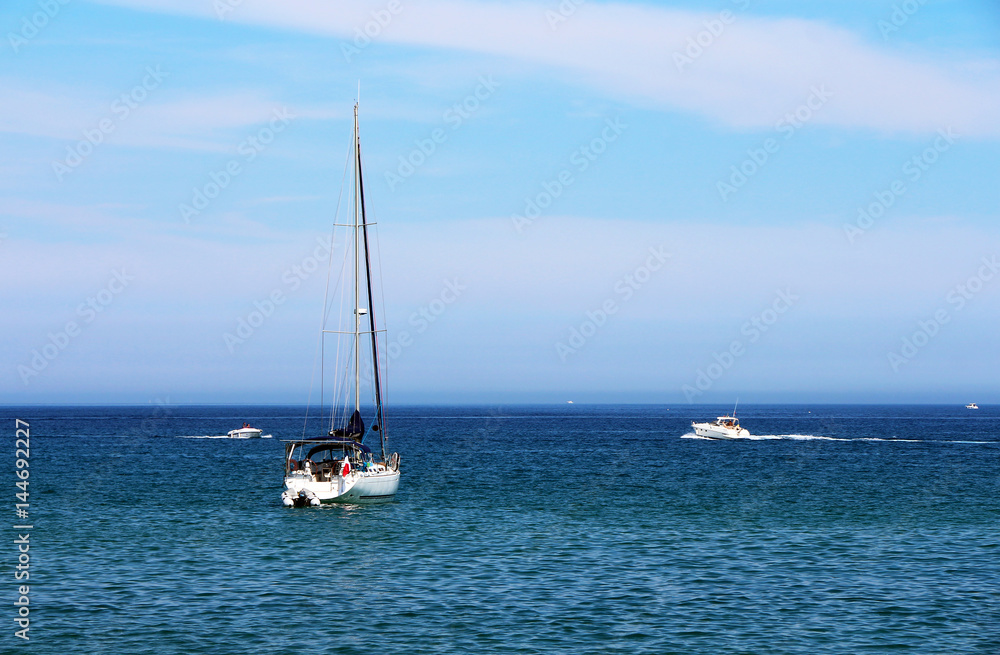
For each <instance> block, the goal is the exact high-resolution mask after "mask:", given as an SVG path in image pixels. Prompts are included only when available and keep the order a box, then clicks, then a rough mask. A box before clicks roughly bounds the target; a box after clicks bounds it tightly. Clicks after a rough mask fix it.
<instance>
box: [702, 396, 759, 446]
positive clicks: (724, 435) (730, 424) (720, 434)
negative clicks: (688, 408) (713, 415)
mask: <svg viewBox="0 0 1000 655" xmlns="http://www.w3.org/2000/svg"><path fill="white" fill-rule="evenodd" d="M739 404H740V401H739V400H737V401H736V405H734V406H733V415H732V416H729V415H726V416H720V417H718V418H717V419H715V420H714V421H712V422H710V423H692V424H691V427H693V428H694V433H695V434H696V435H698V436H699V437H705V438H706V439H746V438H748V437H749V436H750V431H749V430H747V429H746V428H741V427H740V420H739V419H738V418H736V408H737V407H738V406H739Z"/></svg>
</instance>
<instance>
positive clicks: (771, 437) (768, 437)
mask: <svg viewBox="0 0 1000 655" xmlns="http://www.w3.org/2000/svg"><path fill="white" fill-rule="evenodd" d="M681 439H700V440H702V441H892V442H897V443H973V444H975V443H981V444H988V443H995V442H993V441H949V440H937V439H896V438H892V437H890V438H881V437H856V438H852V439H845V438H840V437H824V436H820V435H815V434H753V435H750V436H749V437H735V438H732V439H712V438H711V437H700V436H698V435H697V434H695V433H694V432H688V433H687V434H682V435H681Z"/></svg>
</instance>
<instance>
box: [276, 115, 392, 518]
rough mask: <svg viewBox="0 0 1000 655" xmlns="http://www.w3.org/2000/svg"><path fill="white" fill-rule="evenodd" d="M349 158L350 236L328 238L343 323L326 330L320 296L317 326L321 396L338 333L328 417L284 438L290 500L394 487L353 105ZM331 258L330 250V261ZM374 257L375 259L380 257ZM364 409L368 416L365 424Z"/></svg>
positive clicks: (358, 497) (385, 494)
mask: <svg viewBox="0 0 1000 655" xmlns="http://www.w3.org/2000/svg"><path fill="white" fill-rule="evenodd" d="M350 160H351V161H353V168H354V184H353V187H352V189H351V195H352V196H353V203H349V204H353V218H352V219H351V220H350V221H349V222H345V223H340V222H339V221H337V220H334V227H335V228H344V229H346V231H347V235H346V238H343V239H338V238H334V240H333V242H332V243H333V244H338V245H340V246H342V247H341V248H340V250H342V251H343V253H342V254H343V261H342V263H340V264H339V265H338V268H340V270H341V271H342V273H341V275H340V276H339V280H340V282H339V284H340V287H339V289H334V290H333V295H334V296H339V299H340V319H341V323H342V325H338V326H336V327H333V326H331V328H333V329H328V327H327V322H328V318H329V316H330V314H331V308H332V307H333V305H334V303H333V302H331V299H330V298H329V297H327V298H324V303H323V307H324V314H323V326H322V329H321V332H320V344H321V347H320V353H319V355H320V371H321V375H320V380H321V382H320V385H321V391H320V397H321V398H323V399H324V402H325V398H324V392H323V388H324V387H323V373H325V369H326V361H327V360H326V349H327V345H326V338H327V337H328V336H330V337H331V338H333V337H336V340H337V348H336V350H335V352H336V360H335V363H334V367H335V368H336V371H337V376H336V383H335V385H334V388H333V393H332V399H331V403H330V406H329V424H327V425H328V427H326V428H324V431H325V432H326V434H324V435H322V436H319V437H314V438H310V439H306V438H303V439H297V440H294V441H286V442H285V444H286V445H285V479H284V484H285V490H284V491H283V492H282V494H281V501H282V503H283V504H285V505H286V506H290V507H291V506H294V507H303V506H307V505H312V506H315V505H319V504H321V503H371V502H379V501H387V500H392V498H393V497H394V496H395V495H396V490H397V489H398V488H399V454H398V453H392V454H391V455H389V456H388V457H386V423H385V413H384V409H385V408H384V406H383V402H382V401H383V398H384V397H385V394H384V393H383V381H384V377H385V376H384V375H383V370H382V369H383V368H384V365H385V360H384V355H382V353H385V352H386V350H385V348H384V342H385V330H384V329H378V327H377V326H376V323H375V310H376V309H377V308H381V307H382V305H381V303H379V302H378V301H377V298H376V297H375V296H374V295H373V289H377V288H380V285H377V284H374V283H373V280H372V264H373V262H372V259H373V258H374V257H375V253H373V252H372V251H371V250H370V249H369V238H368V232H369V229H370V228H371V227H372V226H373V225H374V222H373V221H371V220H369V218H368V216H367V214H366V211H365V196H364V180H363V177H362V174H361V162H362V160H361V139H360V137H359V130H358V105H357V104H355V105H354V134H353V139H352V145H351V157H350ZM333 260H334V257H332V256H331V258H330V265H331V268H332V267H333V266H334V261H333ZM375 264H376V266H377V262H375ZM376 270H377V269H376ZM335 279H336V278H335ZM329 293H330V290H329V289H328V295H329ZM380 339H381V340H382V344H381V345H382V346H383V347H382V348H380ZM362 370H364V375H362ZM320 413H321V416H322V419H323V420H324V421H325V419H326V418H327V414H326V413H325V411H324V408H323V405H322V404H321V405H320ZM364 415H367V416H369V417H370V419H369V425H370V427H369V428H368V429H366V428H365V419H364ZM307 419H308V417H307ZM308 427H309V426H308V423H307V424H306V428H307V429H308ZM366 440H369V441H376V440H377V442H378V455H379V457H376V454H375V453H373V452H372V450H373V448H371V447H369V446H368V445H366V444H365V443H364V442H365V441H366Z"/></svg>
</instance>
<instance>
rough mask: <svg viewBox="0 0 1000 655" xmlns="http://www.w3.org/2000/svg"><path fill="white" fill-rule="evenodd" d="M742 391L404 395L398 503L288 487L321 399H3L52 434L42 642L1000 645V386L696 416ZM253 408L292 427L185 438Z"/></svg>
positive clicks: (45, 487)
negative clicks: (286, 454)
mask: <svg viewBox="0 0 1000 655" xmlns="http://www.w3.org/2000/svg"><path fill="white" fill-rule="evenodd" d="M810 410H811V413H807V412H809V411H810ZM723 411H725V408H721V407H720V408H715V407H709V408H707V409H706V408H704V407H684V408H671V409H670V410H668V409H667V408H666V407H657V406H583V405H567V406H557V407H556V406H550V407H493V408H489V407H460V408H442V407H431V408H420V407H414V408H402V409H396V410H395V411H394V412H393V413H392V414H391V416H390V420H389V422H388V423H387V425H388V427H389V429H390V437H391V438H392V444H391V445H392V448H393V449H394V450H398V451H399V452H400V453H401V454H402V457H403V477H402V480H401V485H400V493H399V495H398V497H397V500H396V501H395V502H393V503H390V504H385V505H379V506H368V507H344V506H329V507H322V508H306V509H286V508H284V507H282V506H281V504H280V501H279V494H280V491H281V451H282V444H281V442H280V439H282V438H292V437H297V436H299V435H300V434H301V433H302V419H301V415H302V413H303V409H302V408H298V407H292V408H288V407H285V408H279V407H259V408H246V407H243V408H236V407H173V408H156V409H152V408H125V407H111V408H94V407H87V408H39V407H32V408H20V409H16V408H9V407H8V408H0V416H2V417H3V418H4V419H5V421H4V422H3V424H4V425H7V426H8V432H9V437H10V438H9V439H8V443H10V444H12V443H13V434H14V421H13V418H14V417H15V416H17V417H20V418H22V419H26V420H29V421H30V422H31V429H32V437H33V438H32V451H31V459H32V468H31V471H32V474H31V496H30V499H31V511H32V522H33V523H34V525H35V530H34V531H33V535H32V540H33V541H32V551H31V552H32V555H33V559H32V566H33V570H32V574H31V575H32V578H31V582H32V600H31V602H32V630H31V636H32V639H31V642H30V644H29V645H25V646H23V647H22V648H21V649H22V650H24V652H33V653H60V654H62V653H303V652H334V653H359V654H361V653H364V654H366V655H367V654H370V653H373V652H388V653H435V654H437V653H711V654H728V653H733V654H735V653H768V654H771V653H809V654H818V653H837V654H842V653H900V652H902V653H928V654H930V653H934V654H937V653H949V654H950V653H977V654H978V653H983V654H987V653H997V652H1000V530H998V528H1000V524H998V518H1000V476H998V471H1000V469H998V465H1000V427H998V424H1000V416H998V414H1000V408H995V407H983V409H981V410H979V411H978V412H970V411H968V410H965V409H964V408H962V407H957V408H955V407H901V406H887V407H876V406H858V407H853V406H824V407H809V408H806V407H802V406H760V407H748V408H745V409H744V410H743V411H741V413H740V415H741V419H742V422H743V424H744V425H745V426H746V427H747V428H749V429H750V431H751V432H753V433H754V434H756V435H763V436H765V437H767V438H764V439H759V440H741V441H733V442H724V441H708V440H702V439H697V438H691V435H690V432H691V430H690V423H691V421H692V420H693V419H696V420H704V419H708V418H712V417H714V416H716V415H718V414H721V413H722V412H723ZM244 421H249V422H250V423H251V424H253V425H255V426H257V427H260V428H262V429H264V431H265V433H270V434H273V435H274V437H275V438H274V439H265V440H228V439H200V438H185V437H192V436H199V435H219V434H225V433H226V432H227V431H228V430H230V429H233V428H235V427H238V426H239V425H241V424H242V423H243V422H244ZM8 450H10V451H11V452H9V453H8V452H5V453H3V458H2V461H3V466H4V468H3V469H0V470H5V471H8V474H6V475H7V476H8V478H10V485H9V487H10V499H9V502H10V506H11V510H12V511H11V516H12V517H13V503H14V502H15V501H14V498H13V493H14V491H16V489H14V487H13V472H12V469H13V466H12V464H11V456H12V454H13V448H10V449H8ZM13 523H14V521H13V520H12V521H11V523H10V525H13ZM8 532H10V530H9V526H8ZM5 552H6V553H7V554H6V555H3V554H0V558H6V560H7V561H6V562H5V563H4V566H5V568H6V569H7V570H8V571H9V569H10V567H12V566H13V561H14V556H13V555H12V552H13V551H12V550H11V548H7V549H5ZM9 580H10V579H9ZM12 593H13V580H10V593H8V594H7V597H8V598H9V599H11V602H10V603H9V606H8V608H7V609H6V610H3V609H0V614H3V613H4V612H6V614H7V615H8V616H11V617H12V616H13V613H14V612H13V609H12V607H13V605H12V602H13V597H12V595H11V594H12ZM7 625H8V628H7V634H5V635H4V637H3V640H4V644H6V646H13V645H14V641H15V640H14V639H13V637H12V633H13V629H14V627H13V621H12V620H8V621H7ZM18 641H19V640H18Z"/></svg>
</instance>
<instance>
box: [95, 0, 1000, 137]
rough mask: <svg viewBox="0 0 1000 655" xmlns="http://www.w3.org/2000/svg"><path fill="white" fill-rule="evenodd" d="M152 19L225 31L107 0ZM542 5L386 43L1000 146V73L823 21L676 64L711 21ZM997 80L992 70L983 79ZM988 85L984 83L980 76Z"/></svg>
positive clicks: (442, 23) (688, 97)
mask: <svg viewBox="0 0 1000 655" xmlns="http://www.w3.org/2000/svg"><path fill="white" fill-rule="evenodd" d="M102 1H103V3H104V4H112V5H117V6H121V7H128V8H133V9H137V10H143V11H155V12H163V13H171V14H185V15H190V16H197V17H200V18H206V19H211V20H215V21H218V20H220V19H219V17H218V16H217V15H216V13H215V10H214V9H213V8H212V7H213V5H212V4H211V3H205V2H196V1H194V0H187V1H181V2H176V1H171V2H167V1H166V0H102ZM383 9H384V3H383V2H359V3H351V4H350V5H344V4H337V5H336V6H333V5H329V4H327V3H324V2H320V1H319V0H292V1H289V2H285V3H281V4H280V5H275V4H273V3H267V2H262V1H261V0H245V1H244V2H242V3H240V4H239V5H238V6H236V7H235V8H234V9H233V11H232V12H230V13H228V14H227V15H226V16H225V19H224V20H225V21H226V22H237V23H244V24H251V25H266V26H270V27H277V28H280V29H288V30H295V31H302V32H308V33H311V34H320V35H327V36H333V37H337V38H341V39H346V41H345V42H346V43H350V41H351V39H353V38H354V36H355V34H356V30H360V29H363V28H364V26H365V25H366V24H367V23H369V22H371V21H372V20H373V19H372V12H375V11H379V10H383ZM549 9H550V8H549V7H548V6H546V5H535V4H527V3H513V4H511V3H505V4H499V3H478V2H472V1H470V0H431V1H429V2H424V3H421V4H420V5H419V6H417V7H414V6H409V5H406V6H404V9H403V10H402V11H401V12H400V13H399V15H397V16H394V17H393V18H392V20H391V21H390V22H389V23H388V24H387V25H386V26H385V27H384V28H381V31H380V33H379V34H378V36H377V37H376V40H377V41H378V42H380V43H395V44H401V45H411V46H422V47H432V48H444V49H452V50H462V51H468V52H476V53H484V54H492V55H497V56H501V57H508V58H516V59H521V60H528V61H532V62H539V63H542V64H545V65H548V66H552V67H554V68H559V69H563V70H566V69H568V70H571V71H573V72H574V73H575V74H576V75H577V77H578V80H579V83H581V84H588V85H593V86H596V87H598V88H599V89H600V90H602V91H603V92H605V93H608V94H610V95H614V96H616V97H625V98H627V99H630V100H631V101H632V102H634V103H636V104H641V105H652V106H657V107H660V108H663V109H675V110H676V109H680V110H684V111H688V112H693V113H696V114H700V115H703V116H705V117H707V118H709V119H711V120H714V121H718V122H721V123H723V124H726V125H729V126H731V127H735V128H744V129H751V128H767V127H771V126H773V125H774V123H775V122H776V121H778V120H780V118H781V117H782V116H783V115H784V114H785V113H787V112H789V111H793V110H794V109H795V108H796V107H797V106H798V105H799V104H800V103H802V101H803V100H804V99H805V98H806V96H808V95H809V93H810V89H811V87H812V86H814V85H824V84H825V85H826V86H827V87H828V88H829V89H830V90H831V91H832V92H833V93H834V94H835V97H836V101H835V102H831V103H830V106H829V107H827V108H824V111H823V112H822V113H821V114H820V115H818V116H816V117H815V119H814V122H815V123H816V124H826V125H833V126H838V127H846V128H866V129H873V130H877V131H879V132H885V133H890V134H893V133H928V132H934V131H935V130H938V129H940V128H942V127H945V126H949V125H950V126H952V127H954V128H955V129H956V130H957V131H959V132H960V133H962V134H964V135H967V136H974V135H978V136H989V137H996V136H1000V118H998V116H1000V84H997V83H996V82H998V81H1000V75H998V74H997V73H996V72H994V71H993V70H992V68H993V66H992V63H991V62H987V63H990V64H991V65H990V66H984V65H983V62H982V61H979V62H978V64H977V66H976V67H975V68H977V69H978V70H979V73H978V74H977V78H978V79H977V80H976V81H972V80H969V79H963V77H964V76H967V75H968V71H967V69H968V63H967V62H962V61H954V62H944V61H937V60H935V61H932V60H931V58H932V56H933V55H932V54H930V53H929V54H928V55H927V57H926V58H924V59H923V60H920V59H917V58H914V57H904V56H903V55H901V54H899V53H895V52H893V51H890V50H886V49H883V48H877V47H875V46H873V45H869V44H866V43H863V42H862V41H861V39H860V38H859V37H858V36H856V35H855V34H853V33H851V32H849V31H847V30H844V29H840V28H835V27H831V26H829V25H826V24H824V23H821V22H818V21H810V20H798V19H796V20H792V19H764V18H754V17H751V16H749V15H745V14H738V13H737V15H736V17H735V20H734V21H733V22H732V23H731V24H729V25H727V26H726V27H725V30H724V31H723V32H722V33H721V34H720V35H719V36H718V37H717V38H716V39H715V40H714V42H713V43H711V44H710V45H709V46H707V47H706V48H705V49H704V53H703V54H702V55H700V56H699V57H698V58H697V59H696V60H694V61H693V62H692V63H691V64H690V65H688V66H686V67H684V69H683V70H678V66H677V64H676V62H675V59H674V55H675V53H678V52H683V51H684V48H685V46H686V44H687V43H688V39H689V38H692V37H695V36H696V35H697V34H698V33H699V32H702V31H704V30H705V25H704V21H705V20H707V19H713V18H717V17H718V16H717V14H701V13H693V12H688V11H677V10H668V9H659V8H651V7H641V6H634V5H620V4H601V5H586V6H583V7H581V8H580V9H579V10H578V11H577V12H576V13H574V14H573V15H572V16H570V17H569V18H568V19H567V20H566V22H564V23H560V24H559V25H558V28H557V29H555V30H553V29H552V28H551V27H550V25H549V23H548V21H547V20H546V15H545V12H546V11H547V10H549ZM984 69H985V70H988V71H989V72H987V73H984V72H983V71H984ZM984 75H987V76H988V77H991V78H992V79H991V80H990V81H989V83H987V81H986V80H984V79H983V76H984Z"/></svg>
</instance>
